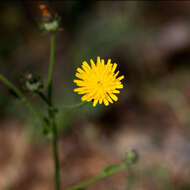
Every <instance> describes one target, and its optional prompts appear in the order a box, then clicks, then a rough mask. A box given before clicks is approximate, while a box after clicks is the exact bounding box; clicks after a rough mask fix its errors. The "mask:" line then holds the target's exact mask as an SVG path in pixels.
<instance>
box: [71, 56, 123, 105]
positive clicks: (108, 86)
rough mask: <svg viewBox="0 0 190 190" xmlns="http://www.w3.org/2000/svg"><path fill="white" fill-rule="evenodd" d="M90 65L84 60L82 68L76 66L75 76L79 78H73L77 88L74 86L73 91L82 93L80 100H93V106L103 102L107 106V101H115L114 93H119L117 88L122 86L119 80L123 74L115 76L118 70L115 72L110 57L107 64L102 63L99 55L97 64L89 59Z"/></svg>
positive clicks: (114, 65)
mask: <svg viewBox="0 0 190 190" xmlns="http://www.w3.org/2000/svg"><path fill="white" fill-rule="evenodd" d="M90 63H91V67H90V66H89V65H88V63H87V62H86V61H83V63H82V69H81V68H77V72H76V74H75V76H76V77H77V78H79V79H80V80H74V81H73V82H74V83H76V85H77V86H78V87H79V88H75V89H74V92H77V93H78V94H83V96H82V98H81V100H82V101H87V102H90V101H92V100H93V106H94V107H95V106H96V104H97V103H98V102H99V104H102V102H103V103H104V104H105V106H108V105H109V103H113V100H114V101H117V100H118V98H117V96H116V95H115V94H118V93H120V91H119V90H117V89H121V88H123V84H122V83H121V80H122V79H123V78H124V76H123V75H122V76H120V77H118V78H117V75H118V74H119V71H117V72H116V73H115V70H116V67H117V64H116V63H114V64H112V63H111V59H108V62H107V64H105V63H104V59H101V60H100V57H97V64H96V65H95V63H94V61H93V60H92V59H90Z"/></svg>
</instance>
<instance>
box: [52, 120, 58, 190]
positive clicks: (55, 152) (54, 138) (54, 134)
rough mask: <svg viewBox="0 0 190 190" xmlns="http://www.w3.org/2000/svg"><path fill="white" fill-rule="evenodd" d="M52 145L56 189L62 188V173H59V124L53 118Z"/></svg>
mask: <svg viewBox="0 0 190 190" xmlns="http://www.w3.org/2000/svg"><path fill="white" fill-rule="evenodd" d="M52 147H53V160H54V172H55V173H54V185H55V190H59V189H60V173H59V157H58V149H57V126H56V123H55V121H54V119H53V123H52Z"/></svg>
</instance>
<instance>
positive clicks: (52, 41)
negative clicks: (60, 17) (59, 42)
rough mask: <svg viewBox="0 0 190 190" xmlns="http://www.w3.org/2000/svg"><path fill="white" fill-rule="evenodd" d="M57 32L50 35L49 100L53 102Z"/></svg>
mask: <svg viewBox="0 0 190 190" xmlns="http://www.w3.org/2000/svg"><path fill="white" fill-rule="evenodd" d="M55 37H56V34H55V32H51V33H50V64H49V74H48V98H49V100H50V103H51V100H52V80H53V71H54V64H55Z"/></svg>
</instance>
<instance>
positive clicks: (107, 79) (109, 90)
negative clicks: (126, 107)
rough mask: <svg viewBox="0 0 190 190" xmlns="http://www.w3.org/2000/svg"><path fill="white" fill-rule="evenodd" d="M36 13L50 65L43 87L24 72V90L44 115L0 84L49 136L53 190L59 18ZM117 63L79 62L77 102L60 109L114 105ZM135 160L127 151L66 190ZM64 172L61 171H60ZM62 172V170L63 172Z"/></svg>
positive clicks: (13, 88) (56, 186)
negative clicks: (39, 103)
mask: <svg viewBox="0 0 190 190" xmlns="http://www.w3.org/2000/svg"><path fill="white" fill-rule="evenodd" d="M39 8H40V10H41V11H42V16H43V17H44V20H43V22H42V23H41V24H40V28H41V29H43V30H44V31H45V32H46V33H48V34H49V35H48V36H49V37H50V62H49V71H48V78H47V84H46V85H43V80H42V79H41V77H40V76H39V75H33V74H31V73H28V74H26V75H25V76H24V84H25V89H27V90H28V91H30V92H31V93H33V94H37V95H38V96H39V98H41V99H42V100H43V101H44V103H45V104H46V105H47V106H46V108H47V110H46V111H47V114H46V115H43V114H42V113H41V112H40V111H39V110H38V109H37V108H36V106H35V105H33V104H32V103H31V102H30V101H29V99H28V98H27V97H26V96H25V95H24V94H23V93H22V91H21V90H20V89H19V88H17V87H16V86H15V85H14V84H12V83H11V82H10V81H9V80H8V79H7V78H6V77H5V76H4V75H2V74H0V81H1V82H2V83H3V84H4V85H6V86H7V87H8V88H9V89H10V90H11V91H12V92H14V94H15V95H16V96H17V97H18V98H19V99H20V100H21V102H23V103H24V104H25V105H26V106H27V107H28V108H29V109H30V110H31V112H32V113H33V115H34V116H35V117H36V118H38V119H39V120H40V121H41V125H42V126H43V129H44V131H46V132H48V134H49V136H50V137H51V138H50V139H51V145H52V155H53V162H54V190H60V182H64V179H62V178H61V176H60V166H59V155H58V149H57V136H58V134H57V123H56V114H57V113H58V112H59V110H58V108H57V106H56V105H55V104H54V101H53V85H52V81H53V71H54V64H55V41H56V33H57V31H59V30H60V27H59V26H60V18H59V17H58V16H57V15H55V16H53V15H52V14H51V12H50V11H49V10H48V8H47V7H46V6H45V5H43V4H41V5H40V7H39ZM116 68H117V64H116V63H112V62H111V59H108V61H107V63H105V60H104V59H101V58H100V57H99V56H98V57H97V61H93V60H92V59H90V65H89V64H88V63H87V62H86V61H83V62H82V66H81V68H77V69H76V71H77V72H76V74H75V76H76V77H77V78H78V79H75V80H74V81H73V82H74V83H75V84H76V85H77V87H76V88H75V89H74V92H77V93H78V94H80V95H83V96H82V97H81V102H80V103H79V104H76V105H71V106H69V105H68V106H64V108H65V109H68V108H69V109H70V108H72V109H74V108H79V107H80V106H82V105H84V104H85V103H88V102H92V105H93V106H94V107H95V106H96V105H97V104H98V103H99V104H102V103H103V104H104V105H105V106H108V105H109V104H110V103H111V104H112V103H114V101H115V102H116V101H117V100H118V97H117V96H116V95H115V94H118V93H120V91H119V89H122V88H123V84H122V82H121V80H122V79H124V76H123V75H122V76H119V77H118V74H119V71H116ZM136 160H137V153H136V152H135V151H133V150H132V151H129V152H127V153H126V156H125V159H124V161H123V162H122V163H121V164H119V165H114V166H109V167H107V168H105V169H104V170H103V171H102V172H101V173H100V174H99V175H98V176H96V177H93V178H90V179H88V180H86V181H84V182H82V183H80V184H78V185H75V186H72V187H70V188H69V189H68V190H76V189H78V190H79V189H85V188H86V187H87V186H88V185H90V184H93V183H95V182H97V181H99V180H101V179H104V178H106V177H109V176H110V175H113V174H114V173H117V172H119V171H121V170H124V169H126V168H128V167H129V166H130V165H131V164H133V163H135V162H136ZM63 171H64V170H63ZM64 172H66V171H64Z"/></svg>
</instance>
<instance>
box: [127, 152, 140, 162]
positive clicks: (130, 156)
mask: <svg viewBox="0 0 190 190" xmlns="http://www.w3.org/2000/svg"><path fill="white" fill-rule="evenodd" d="M137 161H138V153H137V151H136V150H130V151H128V152H127V153H126V154H125V163H126V164H127V165H130V164H135V163H136V162H137Z"/></svg>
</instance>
